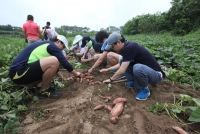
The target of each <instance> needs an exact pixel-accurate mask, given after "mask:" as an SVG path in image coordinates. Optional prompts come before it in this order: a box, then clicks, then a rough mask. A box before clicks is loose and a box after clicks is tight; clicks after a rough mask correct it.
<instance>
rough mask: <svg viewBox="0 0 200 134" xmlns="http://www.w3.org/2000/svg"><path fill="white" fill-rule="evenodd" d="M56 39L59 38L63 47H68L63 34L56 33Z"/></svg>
mask: <svg viewBox="0 0 200 134" xmlns="http://www.w3.org/2000/svg"><path fill="white" fill-rule="evenodd" d="M57 39H59V40H60V41H62V42H63V43H64V45H65V47H66V48H67V49H69V48H68V41H67V39H66V38H65V36H63V35H58V36H57Z"/></svg>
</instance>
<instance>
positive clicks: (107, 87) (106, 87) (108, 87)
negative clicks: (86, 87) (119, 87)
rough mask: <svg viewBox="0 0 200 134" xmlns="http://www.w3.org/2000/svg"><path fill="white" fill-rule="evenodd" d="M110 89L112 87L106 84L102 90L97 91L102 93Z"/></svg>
mask: <svg viewBox="0 0 200 134" xmlns="http://www.w3.org/2000/svg"><path fill="white" fill-rule="evenodd" d="M111 87H112V85H111V84H110V83H109V84H107V85H106V86H105V87H103V88H98V89H99V91H100V92H102V91H104V90H106V89H107V90H108V91H109V90H110V88H111Z"/></svg>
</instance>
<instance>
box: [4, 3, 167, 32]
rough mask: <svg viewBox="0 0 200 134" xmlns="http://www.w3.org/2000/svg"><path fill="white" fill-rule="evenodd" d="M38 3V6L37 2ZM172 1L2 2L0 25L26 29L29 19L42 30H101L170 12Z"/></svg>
mask: <svg viewBox="0 0 200 134" xmlns="http://www.w3.org/2000/svg"><path fill="white" fill-rule="evenodd" d="M33 1H34V2H33ZM170 2H171V0H1V2H0V3H1V6H0V7H1V8H0V25H7V24H10V25H12V26H19V27H22V25H23V23H25V22H26V19H27V15H28V14H31V15H33V16H34V22H36V23H37V24H38V25H40V27H43V26H45V25H46V22H47V21H50V22H51V27H52V28H54V27H60V26H62V25H68V26H75V25H76V26H80V27H85V26H86V27H89V28H90V29H91V30H99V29H100V28H107V27H109V26H116V27H119V26H123V25H124V24H125V23H126V22H127V21H128V20H131V19H132V18H133V17H136V16H137V15H143V14H148V13H150V14H154V13H156V12H165V11H168V10H169V9H170V7H171V4H170Z"/></svg>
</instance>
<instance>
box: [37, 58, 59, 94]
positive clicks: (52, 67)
mask: <svg viewBox="0 0 200 134" xmlns="http://www.w3.org/2000/svg"><path fill="white" fill-rule="evenodd" d="M40 66H41V68H42V71H43V72H44V73H43V75H42V86H41V90H45V89H47V88H48V87H49V85H50V83H51V80H52V79H53V78H54V76H55V75H56V72H57V69H58V67H59V61H58V59H57V58H56V57H55V56H50V57H46V58H42V59H40Z"/></svg>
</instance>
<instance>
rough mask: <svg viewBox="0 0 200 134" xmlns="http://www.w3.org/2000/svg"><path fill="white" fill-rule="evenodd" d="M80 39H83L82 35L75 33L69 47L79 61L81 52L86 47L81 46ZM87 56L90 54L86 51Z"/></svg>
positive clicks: (83, 51)
mask: <svg viewBox="0 0 200 134" xmlns="http://www.w3.org/2000/svg"><path fill="white" fill-rule="evenodd" d="M82 39H83V37H82V36H81V35H76V36H75V37H74V41H73V46H72V47H71V48H70V50H71V51H73V52H74V53H75V54H76V56H77V57H76V58H77V60H78V61H81V57H82V56H83V54H84V53H85V51H86V47H83V48H81V45H82ZM87 57H88V58H90V57H91V54H90V53H88V54H87Z"/></svg>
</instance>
